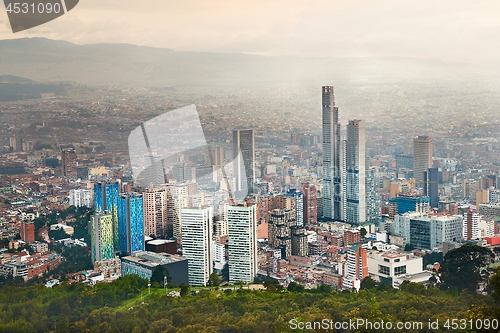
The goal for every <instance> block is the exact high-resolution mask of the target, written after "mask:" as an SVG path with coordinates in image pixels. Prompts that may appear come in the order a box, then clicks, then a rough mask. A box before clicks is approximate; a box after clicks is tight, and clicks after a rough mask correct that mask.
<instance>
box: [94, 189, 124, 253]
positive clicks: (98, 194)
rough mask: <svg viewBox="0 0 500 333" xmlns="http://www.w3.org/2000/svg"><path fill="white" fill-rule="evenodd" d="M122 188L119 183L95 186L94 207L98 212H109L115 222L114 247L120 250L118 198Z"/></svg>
mask: <svg viewBox="0 0 500 333" xmlns="http://www.w3.org/2000/svg"><path fill="white" fill-rule="evenodd" d="M119 195H120V186H119V184H118V182H115V183H108V182H100V183H95V184H94V207H95V211H96V212H102V211H105V210H106V211H108V212H109V214H111V217H112V220H113V246H114V249H115V251H118V250H119V237H118V196H119Z"/></svg>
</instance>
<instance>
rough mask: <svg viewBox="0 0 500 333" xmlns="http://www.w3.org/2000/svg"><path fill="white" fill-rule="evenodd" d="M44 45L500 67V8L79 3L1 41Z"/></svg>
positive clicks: (0, 19)
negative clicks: (32, 40)
mask: <svg viewBox="0 0 500 333" xmlns="http://www.w3.org/2000/svg"><path fill="white" fill-rule="evenodd" d="M35 36H36V37H46V38H52V39H63V40H68V41H70V42H73V43H77V44H88V43H103V42H118V43H131V44H137V45H148V46H157V47H165V48H171V49H174V50H188V51H212V52H244V53H253V54H263V55H299V56H374V55H377V56H379V55H380V56H386V55H391V56H412V57H419V58H435V59H442V60H453V61H459V62H469V63H481V62H484V61H496V60H497V59H500V1H497V0H488V1H486V0H481V1H470V0H469V1H462V0H440V1H436V0H432V1H429V0H423V1H422V0H419V1H416V0H415V1H401V0H376V1H374V0H309V1H308V0H252V1H246V0H245V1H242V0H233V1H221V0H176V1H171V0H135V1H131V0H81V1H80V4H79V5H78V6H77V7H75V9H73V10H72V11H71V12H69V13H68V14H67V15H65V16H63V17H61V18H58V19H56V20H55V21H52V22H50V23H47V24H45V25H43V26H40V27H36V28H33V29H31V30H28V31H26V32H21V33H17V34H13V33H12V32H11V30H10V27H9V26H8V22H7V15H6V12H5V11H4V10H3V8H2V10H0V38H1V39H11V38H20V37H35Z"/></svg>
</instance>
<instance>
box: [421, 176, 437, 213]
mask: <svg viewBox="0 0 500 333" xmlns="http://www.w3.org/2000/svg"><path fill="white" fill-rule="evenodd" d="M438 180H439V169H438V168H429V169H427V170H426V171H424V195H425V196H427V197H429V203H430V207H431V208H438V206H439V189H438V186H439V185H438Z"/></svg>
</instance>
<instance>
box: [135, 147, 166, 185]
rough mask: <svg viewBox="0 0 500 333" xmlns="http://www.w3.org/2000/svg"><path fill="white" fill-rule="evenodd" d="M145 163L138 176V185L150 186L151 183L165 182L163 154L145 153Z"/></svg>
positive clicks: (159, 183) (160, 183)
mask: <svg viewBox="0 0 500 333" xmlns="http://www.w3.org/2000/svg"><path fill="white" fill-rule="evenodd" d="M144 165H145V168H144V170H143V171H142V173H141V174H140V175H139V176H138V177H137V182H136V184H137V185H138V186H141V187H148V186H151V185H162V184H165V171H164V169H165V167H164V164H163V156H162V155H159V154H155V153H152V154H145V155H144Z"/></svg>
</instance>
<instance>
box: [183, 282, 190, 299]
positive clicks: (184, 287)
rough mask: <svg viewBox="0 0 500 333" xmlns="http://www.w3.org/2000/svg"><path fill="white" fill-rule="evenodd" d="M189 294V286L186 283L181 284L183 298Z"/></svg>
mask: <svg viewBox="0 0 500 333" xmlns="http://www.w3.org/2000/svg"><path fill="white" fill-rule="evenodd" d="M188 293H189V286H188V285H187V284H185V283H183V284H181V296H182V297H184V296H186V295H187V294H188Z"/></svg>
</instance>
